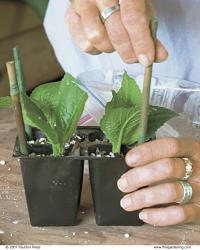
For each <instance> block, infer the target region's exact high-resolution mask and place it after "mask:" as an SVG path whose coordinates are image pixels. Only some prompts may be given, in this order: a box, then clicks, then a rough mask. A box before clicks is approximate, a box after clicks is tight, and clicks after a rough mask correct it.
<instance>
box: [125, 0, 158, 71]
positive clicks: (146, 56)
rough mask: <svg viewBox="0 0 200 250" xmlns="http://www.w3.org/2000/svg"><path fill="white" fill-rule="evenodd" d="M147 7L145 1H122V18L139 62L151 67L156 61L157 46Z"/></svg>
mask: <svg viewBox="0 0 200 250" xmlns="http://www.w3.org/2000/svg"><path fill="white" fill-rule="evenodd" d="M146 12H147V5H146V2H145V1H144V0H134V1H133V0H122V1H121V18H122V22H123V24H124V26H125V28H126V30H127V31H128V34H129V37H130V39H131V42H132V45H133V48H134V52H135V54H136V57H137V59H138V61H139V62H140V63H141V64H142V65H144V66H146V67H147V66H149V65H150V64H152V63H153V61H154V59H155V45H154V42H153V39H152V37H151V32H150V28H149V20H148V18H147V13H146Z"/></svg>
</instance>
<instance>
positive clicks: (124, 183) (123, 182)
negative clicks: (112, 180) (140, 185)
mask: <svg viewBox="0 0 200 250" xmlns="http://www.w3.org/2000/svg"><path fill="white" fill-rule="evenodd" d="M117 186H118V188H119V190H121V191H124V190H126V188H127V187H128V182H127V180H126V178H120V179H119V180H118V182H117Z"/></svg>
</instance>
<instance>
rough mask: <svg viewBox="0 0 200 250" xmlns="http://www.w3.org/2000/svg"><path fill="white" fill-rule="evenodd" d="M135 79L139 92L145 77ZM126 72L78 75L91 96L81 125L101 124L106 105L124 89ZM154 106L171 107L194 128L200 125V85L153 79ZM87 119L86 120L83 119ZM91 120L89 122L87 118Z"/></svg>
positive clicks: (162, 78)
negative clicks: (124, 74) (122, 87)
mask: <svg viewBox="0 0 200 250" xmlns="http://www.w3.org/2000/svg"><path fill="white" fill-rule="evenodd" d="M128 74H129V75H130V76H132V77H133V78H134V79H135V80H136V82H137V84H138V85H139V87H140V89H142V85H143V75H134V74H132V73H129V72H128ZM122 75H123V71H107V72H103V71H100V70H95V71H89V72H84V73H82V74H80V75H79V76H78V80H79V81H80V83H81V86H82V88H83V89H84V90H86V91H87V92H88V94H89V98H88V101H87V103H86V107H85V111H84V115H83V117H82V121H84V122H82V123H81V125H83V124H85V125H98V124H99V121H100V119H101V117H102V116H103V114H104V109H105V105H106V103H107V102H108V101H110V100H111V98H112V94H111V91H112V90H115V91H117V90H118V89H119V88H120V86H121V80H122ZM150 102H151V104H152V105H157V106H162V107H166V108H170V109H172V110H174V111H175V112H177V113H179V114H180V115H181V116H182V117H183V118H186V119H189V120H190V121H191V122H192V123H193V124H194V125H196V126H200V84H198V83H194V82H189V81H184V80H179V79H170V78H166V77H161V76H158V75H155V76H153V78H152V83H151V101H150ZM84 117H85V119H84ZM86 117H88V119H86Z"/></svg>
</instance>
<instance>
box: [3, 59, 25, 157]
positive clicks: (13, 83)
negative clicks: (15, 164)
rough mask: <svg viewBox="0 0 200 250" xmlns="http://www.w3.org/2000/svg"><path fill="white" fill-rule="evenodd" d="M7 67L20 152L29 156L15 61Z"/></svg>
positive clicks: (7, 64) (8, 63)
mask: <svg viewBox="0 0 200 250" xmlns="http://www.w3.org/2000/svg"><path fill="white" fill-rule="evenodd" d="M6 67H7V72H8V78H9V83H10V95H11V98H12V102H13V110H14V114H15V121H16V126H17V134H18V139H19V147H20V152H21V154H23V155H28V150H27V145H26V136H25V129H24V122H23V116H22V109H21V103H20V97H19V89H18V86H17V79H16V72H15V65H14V62H13V61H11V62H7V63H6Z"/></svg>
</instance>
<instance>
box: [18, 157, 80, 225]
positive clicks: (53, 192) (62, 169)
mask: <svg viewBox="0 0 200 250" xmlns="http://www.w3.org/2000/svg"><path fill="white" fill-rule="evenodd" d="M18 157H19V155H18ZM83 164H84V161H83V160H82V159H80V157H70V156H62V157H52V156H44V157H40V156H34V157H30V156H29V157H20V165H21V172H22V177H23V184H24V189H25V195H26V201H27V207H28V212H29V217H30V222H31V225H32V226H72V225H76V224H77V214H78V210H79V204H80V195H81V189H82V180H83Z"/></svg>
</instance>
